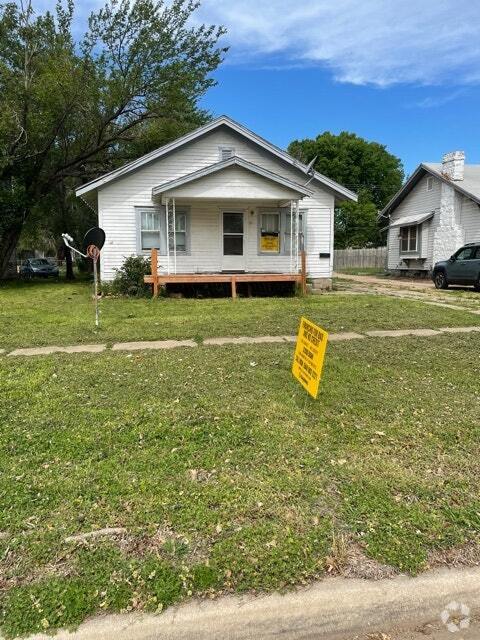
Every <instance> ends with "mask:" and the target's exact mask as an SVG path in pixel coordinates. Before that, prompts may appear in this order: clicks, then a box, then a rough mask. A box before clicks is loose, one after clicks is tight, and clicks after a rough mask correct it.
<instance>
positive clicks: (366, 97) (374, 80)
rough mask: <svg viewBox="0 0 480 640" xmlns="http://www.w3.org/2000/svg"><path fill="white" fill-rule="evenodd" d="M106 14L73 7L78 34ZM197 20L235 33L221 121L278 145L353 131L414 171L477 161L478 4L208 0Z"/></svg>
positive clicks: (463, 0)
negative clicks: (449, 155) (91, 17)
mask: <svg viewBox="0 0 480 640" xmlns="http://www.w3.org/2000/svg"><path fill="white" fill-rule="evenodd" d="M39 3H40V4H39V5H38V4H37V6H43V7H49V8H53V4H54V2H53V0H39ZM99 4H103V2H102V0H77V7H78V9H79V18H78V21H79V22H78V24H79V25H81V23H82V22H83V21H84V20H85V17H86V15H87V14H88V13H89V11H90V10H91V9H93V8H95V7H96V6H98V5H99ZM195 19H196V20H197V21H199V22H207V23H214V24H223V25H225V26H226V27H227V29H228V34H227V35H226V36H225V38H224V43H225V44H228V45H229V46H230V51H229V53H228V54H227V58H226V61H225V63H224V64H223V66H222V67H221V69H219V71H218V72H217V73H216V74H215V77H216V79H217V81H218V86H217V87H215V88H214V89H212V90H211V91H210V92H209V93H208V95H207V96H206V97H205V98H204V100H203V106H205V107H206V108H208V109H209V110H211V111H212V113H213V114H214V115H220V114H228V115H230V116H232V117H233V118H235V119H237V120H239V121H240V122H242V123H244V124H245V125H246V126H248V127H250V128H251V129H253V130H254V131H256V132H257V133H259V134H260V135H262V136H264V137H266V138H268V139H269V140H271V141H272V142H274V143H276V144H278V145H279V146H282V147H286V146H287V145H288V143H289V142H290V141H291V140H293V139H296V138H304V137H311V136H315V135H317V134H318V133H321V132H323V131H325V130H329V131H332V132H334V133H337V132H339V131H342V130H348V131H353V132H355V133H357V134H358V135H361V136H364V137H365V138H367V139H369V140H376V141H378V142H381V143H382V144H385V145H386V146H387V148H388V149H389V150H390V151H391V152H392V153H394V154H395V155H398V156H399V157H400V158H401V159H402V161H403V163H404V165H405V169H406V172H407V173H410V172H411V171H413V169H414V168H415V166H416V165H417V164H418V163H419V162H421V161H432V162H435V161H440V159H441V156H442V154H443V153H445V152H447V151H451V150H454V149H462V150H464V151H465V152H466V154H467V162H470V163H480V117H479V114H480V109H479V106H480V39H479V38H478V25H479V24H480V2H478V1H477V0H361V1H360V0H308V2H307V1H305V0H296V1H293V0H203V2H202V5H201V8H200V10H199V11H198V12H197V14H196V18H195Z"/></svg>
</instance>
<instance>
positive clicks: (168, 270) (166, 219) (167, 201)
mask: <svg viewBox="0 0 480 640" xmlns="http://www.w3.org/2000/svg"><path fill="white" fill-rule="evenodd" d="M169 206H170V198H167V199H166V204H165V222H166V232H167V274H168V275H170V225H169V223H168V220H169V216H168V207H169Z"/></svg>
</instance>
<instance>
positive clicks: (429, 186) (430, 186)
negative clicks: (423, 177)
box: [427, 176, 433, 191]
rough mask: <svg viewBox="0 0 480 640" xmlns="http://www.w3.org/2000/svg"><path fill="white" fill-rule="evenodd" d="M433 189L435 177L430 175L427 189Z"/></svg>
mask: <svg viewBox="0 0 480 640" xmlns="http://www.w3.org/2000/svg"><path fill="white" fill-rule="evenodd" d="M432 190H433V178H432V177H431V176H430V177H429V178H427V191H432Z"/></svg>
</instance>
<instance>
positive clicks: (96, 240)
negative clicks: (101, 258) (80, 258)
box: [83, 227, 105, 257]
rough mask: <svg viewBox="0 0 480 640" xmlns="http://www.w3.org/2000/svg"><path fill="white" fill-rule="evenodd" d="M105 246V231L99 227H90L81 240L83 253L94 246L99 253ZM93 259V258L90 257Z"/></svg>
mask: <svg viewBox="0 0 480 640" xmlns="http://www.w3.org/2000/svg"><path fill="white" fill-rule="evenodd" d="M104 244H105V231H104V230H103V229H101V228H100V227H92V228H91V229H89V230H88V231H87V233H86V234H85V237H84V238H83V251H84V253H88V248H89V247H90V246H91V245H95V247H97V248H98V250H99V251H100V250H101V249H102V247H103V245H104ZM90 257H93V256H90Z"/></svg>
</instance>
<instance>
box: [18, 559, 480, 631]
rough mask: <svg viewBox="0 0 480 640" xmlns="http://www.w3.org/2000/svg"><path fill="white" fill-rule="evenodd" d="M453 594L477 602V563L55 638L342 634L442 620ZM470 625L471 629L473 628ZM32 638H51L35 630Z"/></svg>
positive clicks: (320, 586)
mask: <svg viewBox="0 0 480 640" xmlns="http://www.w3.org/2000/svg"><path fill="white" fill-rule="evenodd" d="M452 601H456V602H458V603H461V604H465V605H466V606H467V607H468V608H469V609H470V611H471V613H472V614H473V613H474V612H475V611H477V612H478V610H479V608H480V567H475V568H468V569H440V570H436V571H432V572H428V573H425V574H422V575H420V576H417V577H415V578H410V577H406V576H399V577H396V578H393V579H386V580H379V581H376V582H372V581H367V580H357V579H346V578H332V579H328V580H325V581H323V582H319V583H316V584H314V585H313V586H311V587H309V588H306V589H302V590H298V591H295V592H292V593H287V594H286V595H280V594H278V593H273V594H271V595H266V596H258V597H255V596H242V597H238V596H227V597H223V598H220V599H218V600H216V601H203V600H202V601H198V600H195V601H192V602H189V603H186V604H184V605H180V606H176V607H171V608H169V609H167V611H166V612H165V613H163V614H162V615H159V616H154V615H141V614H129V615H112V616H104V617H99V618H94V619H91V620H89V621H87V622H85V623H84V624H82V625H81V626H80V627H79V629H78V630H77V631H76V632H73V633H70V632H68V631H61V632H59V633H58V634H57V635H56V636H55V638H56V640H271V639H272V638H278V637H281V638H283V639H284V640H314V639H315V640H318V639H319V638H322V640H340V639H342V638H352V637H353V636H355V635H358V634H364V633H372V632H378V631H380V630H382V631H383V630H385V631H388V630H391V629H392V626H393V625H394V626H395V630H405V631H407V630H411V629H415V628H416V627H418V626H419V625H424V624H427V623H431V622H434V623H436V624H437V625H440V626H442V623H441V621H440V616H441V614H442V612H443V611H444V610H445V607H446V606H447V605H448V604H449V603H451V602H452ZM472 630H473V629H472ZM30 640H51V636H47V635H44V634H39V635H35V636H31V637H30Z"/></svg>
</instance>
